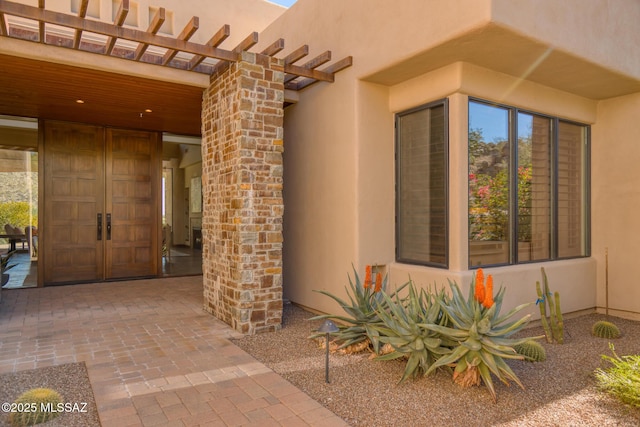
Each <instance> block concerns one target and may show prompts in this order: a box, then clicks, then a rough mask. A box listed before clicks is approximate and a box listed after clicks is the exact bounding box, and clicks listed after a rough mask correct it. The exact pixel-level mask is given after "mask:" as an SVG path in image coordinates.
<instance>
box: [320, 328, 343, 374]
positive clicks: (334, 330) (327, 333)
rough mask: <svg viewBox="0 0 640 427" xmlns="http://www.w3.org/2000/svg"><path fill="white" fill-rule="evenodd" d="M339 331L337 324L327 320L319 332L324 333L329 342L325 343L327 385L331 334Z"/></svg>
mask: <svg viewBox="0 0 640 427" xmlns="http://www.w3.org/2000/svg"><path fill="white" fill-rule="evenodd" d="M339 330H340V329H339V328H338V327H337V326H336V324H335V323H333V322H332V321H331V320H329V319H327V320H325V321H324V323H323V324H322V326H320V328H319V329H318V332H323V333H325V334H326V336H327V341H326V343H325V344H326V345H325V350H326V353H325V354H326V356H325V361H324V380H325V382H326V383H327V384H328V383H329V334H333V333H336V332H338V331H339Z"/></svg>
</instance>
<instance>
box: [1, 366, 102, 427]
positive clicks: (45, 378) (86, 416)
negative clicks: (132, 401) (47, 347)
mask: <svg viewBox="0 0 640 427" xmlns="http://www.w3.org/2000/svg"><path fill="white" fill-rule="evenodd" d="M39 387H44V388H52V389H54V390H56V391H57V392H58V393H60V395H61V396H62V398H63V400H64V402H65V403H71V404H74V403H77V404H78V405H77V406H73V405H72V406H71V407H70V408H69V409H70V410H71V411H70V412H63V413H61V414H60V415H59V416H58V417H56V418H54V419H53V420H51V421H47V422H46V423H43V424H38V425H39V426H43V427H45V426H46V427H94V426H96V427H99V426H100V420H99V419H98V409H97V407H96V403H95V400H94V397H93V390H92V389H91V383H90V382H89V376H88V375H87V368H86V366H85V365H84V363H69V364H65V365H59V366H50V367H46V368H40V369H31V370H26V371H20V372H15V373H10V374H3V375H0V402H2V403H10V402H14V401H15V400H16V398H17V397H18V396H20V395H21V394H22V393H24V392H25V391H27V390H30V389H33V388H39ZM83 403H86V404H87V405H86V406H84V405H83ZM81 410H86V412H80V411H81ZM10 425H11V423H10V422H9V414H8V413H6V412H5V411H4V410H3V411H2V412H1V413H0V426H10Z"/></svg>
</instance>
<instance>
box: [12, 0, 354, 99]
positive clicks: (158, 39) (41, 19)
mask: <svg viewBox="0 0 640 427" xmlns="http://www.w3.org/2000/svg"><path fill="white" fill-rule="evenodd" d="M88 7H89V0H80V3H79V10H78V13H77V16H75V15H68V14H64V13H60V12H54V11H50V10H46V9H45V0H38V6H37V7H34V6H29V5H25V4H22V3H16V2H13V1H9V0H0V36H3V37H17V38H20V39H25V40H33V41H35V37H34V35H35V33H36V31H37V33H38V39H37V42H39V43H43V44H47V40H46V25H47V24H49V25H54V26H60V27H65V28H67V29H69V30H72V31H73V35H64V36H59V37H56V40H57V41H56V43H55V44H56V45H61V46H67V47H71V46H73V49H74V50H80V51H84V50H82V49H81V46H82V45H83V43H82V33H83V32H89V33H94V34H99V35H102V36H105V37H106V41H105V44H104V50H102V49H100V47H101V46H100V44H99V43H98V44H96V43H95V42H92V43H89V42H86V40H85V42H86V43H85V46H87V47H85V49H87V50H86V51H87V52H93V53H101V54H104V55H106V56H110V55H112V53H113V50H114V48H115V45H116V43H117V41H118V40H127V41H130V42H134V43H137V48H136V49H135V51H134V52H132V51H131V49H130V48H125V47H123V48H121V49H120V48H119V49H118V52H117V53H116V56H118V57H122V58H123V59H124V58H129V59H131V58H132V57H133V59H134V60H136V61H142V60H143V58H144V61H145V62H148V63H152V64H158V65H162V66H172V67H175V68H181V69H186V70H187V71H192V70H195V71H197V72H200V73H207V74H214V73H217V72H219V71H220V70H222V69H224V68H225V67H227V66H228V65H229V63H230V62H237V61H240V60H241V58H242V56H241V54H242V52H249V50H250V49H251V48H253V47H254V46H255V45H256V44H257V43H258V33H257V32H253V33H251V34H249V35H248V36H247V37H246V38H244V39H243V40H242V41H241V42H240V43H239V44H238V45H237V46H236V47H235V48H233V49H232V50H225V49H220V48H219V47H218V46H220V45H221V44H222V43H223V42H224V41H225V40H226V39H227V38H228V37H229V36H230V33H231V30H230V27H229V25H223V26H222V27H221V28H220V29H219V30H218V32H217V33H216V34H214V35H213V37H212V38H211V39H210V40H209V41H208V42H207V44H204V45H203V44H198V43H193V42H190V41H189V39H190V38H191V37H192V36H193V34H194V33H195V32H196V31H197V30H198V29H199V26H200V20H199V18H198V17H197V16H194V17H192V18H191V20H190V21H189V22H188V23H187V25H186V26H185V27H184V29H183V30H182V32H181V33H180V34H179V35H178V36H177V37H176V38H171V37H166V36H159V35H157V33H158V31H159V30H160V28H161V27H162V25H163V23H164V22H165V18H166V10H165V8H163V7H160V8H158V10H157V11H156V13H155V15H154V16H153V18H152V20H151V23H150V24H149V27H148V28H147V30H146V31H141V30H136V29H132V28H128V27H125V26H124V23H125V21H126V18H127V15H128V13H129V10H130V0H122V1H121V3H120V7H119V9H118V12H117V14H116V17H115V19H114V21H113V23H108V22H103V21H97V20H91V19H86V15H87V11H88ZM7 15H8V16H9V17H12V16H13V17H19V18H24V19H28V20H32V21H36V22H37V24H38V29H37V30H35V29H34V30H31V31H30V32H29V34H28V36H27V37H25V36H24V35H20V34H17V35H14V36H11V35H10V34H9V32H10V31H11V30H12V28H11V27H10V23H11V22H12V21H11V20H10V19H9V18H7ZM58 39H60V40H58ZM96 46H97V49H96ZM150 46H154V47H158V48H161V49H165V51H166V52H164V54H163V55H160V54H157V53H148V54H147V55H145V52H146V51H147V49H148V48H149V47H150ZM284 47H285V41H284V39H278V40H276V41H275V42H274V43H272V44H270V45H269V46H267V47H265V48H264V49H263V50H262V51H261V52H260V53H255V55H263V56H267V57H274V56H275V55H277V54H278V53H279V52H281V51H282V50H283V49H284ZM180 52H183V53H187V54H191V55H192V57H191V59H190V60H186V61H185V60H183V59H181V60H175V61H174V58H175V57H176V55H178V53H180ZM308 54H309V46H308V45H303V46H301V47H299V48H298V49H296V50H294V51H293V52H291V53H289V54H288V55H286V56H285V57H284V58H282V59H281V61H282V63H283V64H284V74H285V77H284V84H285V88H286V89H291V90H300V89H303V88H305V87H307V86H309V85H312V84H314V83H316V82H319V81H324V82H333V81H334V75H335V73H337V72H339V71H341V70H343V69H345V68H347V67H350V66H351V65H352V64H353V58H352V57H351V56H348V57H346V58H344V59H342V60H340V61H338V62H336V63H334V64H332V65H330V66H328V67H326V68H325V69H324V70H318V69H317V68H318V67H320V66H321V65H324V64H326V63H328V62H330V61H331V51H326V52H323V53H321V54H320V55H318V56H316V57H315V58H313V59H311V60H309V61H307V62H305V63H304V64H302V65H295V63H296V62H298V61H300V60H301V59H302V58H304V57H305V56H307V55H308ZM206 58H212V59H217V60H218V61H217V62H215V63H214V65H213V67H211V65H209V64H207V66H201V67H198V66H199V65H200V64H201V63H202V61H204V60H205V59H206ZM196 67H198V68H197V69H196Z"/></svg>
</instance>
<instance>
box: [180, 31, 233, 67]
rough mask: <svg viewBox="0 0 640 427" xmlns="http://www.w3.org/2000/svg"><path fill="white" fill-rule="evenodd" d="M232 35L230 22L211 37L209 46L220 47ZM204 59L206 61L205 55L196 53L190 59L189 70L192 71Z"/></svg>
mask: <svg viewBox="0 0 640 427" xmlns="http://www.w3.org/2000/svg"><path fill="white" fill-rule="evenodd" d="M230 35H231V27H230V26H229V25H228V24H224V25H223V26H222V27H221V28H220V29H219V30H218V32H217V33H215V34H214V35H213V37H211V39H210V40H209V41H208V42H207V46H211V47H218V46H220V45H221V44H222V42H223V41H225V40H226V39H227V38H228V37H229V36H230ZM202 61H204V56H202V55H195V56H194V57H193V58H191V61H189V65H188V66H187V70H189V71H191V70H193V69H194V68H196V67H197V66H198V64H200V63H201V62H202Z"/></svg>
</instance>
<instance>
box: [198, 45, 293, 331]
mask: <svg viewBox="0 0 640 427" xmlns="http://www.w3.org/2000/svg"><path fill="white" fill-rule="evenodd" d="M283 102H284V68H283V62H282V60H280V59H276V58H272V57H269V56H265V55H260V54H256V53H249V52H243V53H242V59H241V60H240V61H239V62H235V63H230V64H229V65H228V66H226V67H224V68H221V69H219V70H218V71H217V73H214V74H213V75H212V76H211V85H210V87H209V88H208V89H207V90H206V91H205V93H204V98H203V108H202V194H203V218H202V239H203V246H202V251H203V253H202V255H203V268H202V270H203V282H204V308H205V310H206V311H208V312H210V313H211V314H213V315H214V316H216V317H217V318H219V319H221V320H223V321H224V322H226V323H228V324H229V325H231V326H232V327H233V328H234V329H235V330H237V331H239V332H241V333H244V334H254V333H257V332H263V331H274V330H277V329H280V327H281V322H282V243H283V242H282V240H283V239H282V216H283V212H284V205H283V200H282V186H283V175H282V151H283V148H284V147H283V140H282V138H283V129H282V122H283V114H284V113H283Z"/></svg>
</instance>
